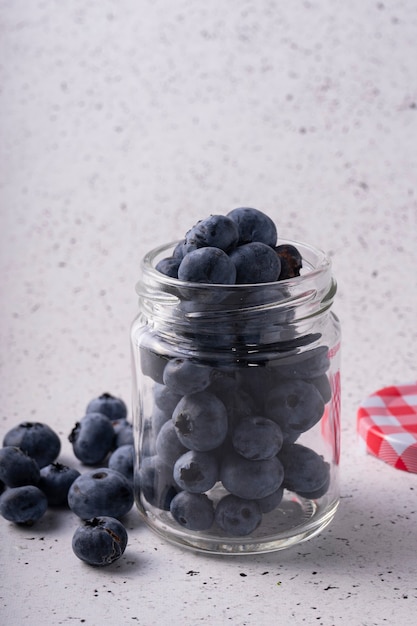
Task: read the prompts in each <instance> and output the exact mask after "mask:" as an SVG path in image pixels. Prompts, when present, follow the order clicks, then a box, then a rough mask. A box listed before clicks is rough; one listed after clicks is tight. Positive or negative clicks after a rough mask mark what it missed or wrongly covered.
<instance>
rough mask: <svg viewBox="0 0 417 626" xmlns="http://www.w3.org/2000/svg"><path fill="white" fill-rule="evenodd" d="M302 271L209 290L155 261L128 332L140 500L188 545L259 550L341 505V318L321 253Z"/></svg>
mask: <svg viewBox="0 0 417 626" xmlns="http://www.w3.org/2000/svg"><path fill="white" fill-rule="evenodd" d="M282 243H290V244H292V245H295V246H296V247H297V248H298V250H299V251H300V253H301V255H302V257H303V269H302V273H301V275H300V276H298V277H297V278H293V279H288V280H283V281H279V282H274V283H263V284H255V285H252V284H251V285H232V286H229V285H206V284H196V283H186V282H183V281H180V280H177V279H175V278H170V277H168V276H165V275H163V274H161V273H160V272H158V271H157V270H156V269H155V266H156V264H157V263H158V261H159V260H160V259H161V258H163V257H166V256H167V255H168V254H169V252H170V251H171V250H172V249H173V247H174V246H175V243H172V244H169V245H165V246H161V247H160V248H157V249H155V250H152V251H151V252H149V253H148V254H147V255H146V256H145V257H144V259H143V261H142V268H141V269H142V274H141V279H140V281H139V283H138V285H137V293H138V295H139V315H138V316H137V318H136V319H135V321H134V322H133V325H132V328H131V346H132V363H133V411H134V426H135V478H134V487H135V498H136V504H137V507H138V509H139V511H140V513H141V515H142V516H143V518H144V520H145V522H146V523H147V524H148V525H149V527H150V528H151V529H152V530H154V531H155V532H157V533H158V534H160V535H161V536H163V537H164V538H165V539H167V540H169V541H171V542H173V543H175V544H177V545H181V546H184V547H188V548H191V549H194V550H199V551H203V552H209V553H214V554H254V553H261V552H271V551H275V550H281V549H283V548H287V547H290V546H293V545H295V544H297V543H299V542H301V541H304V540H306V539H309V538H311V537H313V536H315V535H316V534H317V533H319V532H320V531H321V530H323V529H324V528H325V527H326V526H327V525H328V524H329V523H330V522H331V520H332V519H333V517H334V515H335V513H336V510H337V507H338V503H339V484H338V464H339V451H340V448H339V437H340V423H339V417H340V326H339V322H338V319H337V317H336V316H335V314H334V313H333V312H332V311H331V306H332V303H333V299H334V296H335V293H336V282H335V280H334V279H333V277H332V272H331V264H330V261H329V259H328V258H327V257H326V255H325V254H324V253H323V252H321V251H320V250H317V249H315V248H313V247H311V246H309V245H306V244H304V243H299V242H293V241H288V240H287V241H283V242H282Z"/></svg>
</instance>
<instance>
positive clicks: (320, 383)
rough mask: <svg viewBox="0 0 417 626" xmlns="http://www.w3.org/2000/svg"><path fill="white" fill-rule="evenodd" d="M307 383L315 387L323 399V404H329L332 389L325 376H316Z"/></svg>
mask: <svg viewBox="0 0 417 626" xmlns="http://www.w3.org/2000/svg"><path fill="white" fill-rule="evenodd" d="M309 382H310V383H312V384H313V385H314V386H315V387H317V389H318V390H319V392H320V394H321V397H322V398H323V402H324V404H327V403H328V402H330V400H331V398H332V388H331V385H330V381H329V379H328V377H327V374H322V375H321V376H317V378H310V380H309Z"/></svg>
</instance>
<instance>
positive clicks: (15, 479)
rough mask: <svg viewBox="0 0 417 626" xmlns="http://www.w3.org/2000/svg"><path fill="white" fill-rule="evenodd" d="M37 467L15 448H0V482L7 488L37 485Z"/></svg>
mask: <svg viewBox="0 0 417 626" xmlns="http://www.w3.org/2000/svg"><path fill="white" fill-rule="evenodd" d="M39 479H40V470H39V465H38V464H37V462H36V461H35V459H32V457H30V456H28V455H27V454H26V452H24V451H23V450H22V449H21V448H18V447H17V446H4V448H0V480H1V481H2V482H3V483H4V484H5V485H7V486H8V487H21V486H22V485H37V484H38V482H39Z"/></svg>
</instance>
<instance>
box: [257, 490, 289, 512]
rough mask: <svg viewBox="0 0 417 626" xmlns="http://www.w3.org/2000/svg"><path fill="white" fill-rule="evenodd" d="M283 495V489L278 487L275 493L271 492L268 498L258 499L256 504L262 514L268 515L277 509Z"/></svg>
mask: <svg viewBox="0 0 417 626" xmlns="http://www.w3.org/2000/svg"><path fill="white" fill-rule="evenodd" d="M283 494H284V487H282V485H281V487H279V488H278V489H277V490H276V491H274V492H272V493H271V494H270V495H269V496H265V497H264V498H259V499H258V500H256V502H257V503H258V505H259V508H260V509H261V512H262V513H270V512H271V511H273V510H274V509H276V508H277V506H278V504H279V503H280V502H281V500H282V496H283Z"/></svg>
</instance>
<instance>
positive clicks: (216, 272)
mask: <svg viewBox="0 0 417 626" xmlns="http://www.w3.org/2000/svg"><path fill="white" fill-rule="evenodd" d="M178 278H179V279H180V280H183V281H186V282H191V283H204V284H210V285H213V284H214V285H234V283H235V280H236V266H235V264H234V263H233V261H232V260H231V258H230V257H229V256H228V255H227V254H226V252H224V251H223V250H221V249H220V248H211V247H210V248H197V250H193V251H191V252H189V253H188V254H186V255H185V257H184V258H183V259H182V261H181V264H180V266H179V268H178Z"/></svg>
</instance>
